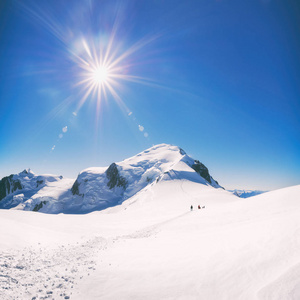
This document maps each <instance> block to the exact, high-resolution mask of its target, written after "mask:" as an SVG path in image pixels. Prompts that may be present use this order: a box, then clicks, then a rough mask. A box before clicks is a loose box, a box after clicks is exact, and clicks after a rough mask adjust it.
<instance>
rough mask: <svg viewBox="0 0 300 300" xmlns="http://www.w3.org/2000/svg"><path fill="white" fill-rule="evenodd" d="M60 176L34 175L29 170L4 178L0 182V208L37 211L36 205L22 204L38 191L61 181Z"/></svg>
mask: <svg viewBox="0 0 300 300" xmlns="http://www.w3.org/2000/svg"><path fill="white" fill-rule="evenodd" d="M62 178H63V177H62V176H56V175H35V174H34V173H33V172H32V171H31V170H30V169H26V170H24V171H22V172H20V173H19V174H13V175H10V176H7V177H4V178H2V179H1V181H0V208H8V209H9V208H17V207H18V208H19V209H24V208H25V207H27V208H28V210H39V209H38V208H39V207H36V204H39V203H40V202H39V201H38V203H36V204H35V203H34V202H33V203H32V205H31V206H29V205H27V206H26V205H25V204H24V203H25V202H26V201H27V200H28V199H30V198H31V197H32V196H34V195H35V194H36V193H37V192H38V191H39V190H41V189H43V188H44V187H46V186H48V185H51V184H52V183H55V182H58V181H61V180H62Z"/></svg>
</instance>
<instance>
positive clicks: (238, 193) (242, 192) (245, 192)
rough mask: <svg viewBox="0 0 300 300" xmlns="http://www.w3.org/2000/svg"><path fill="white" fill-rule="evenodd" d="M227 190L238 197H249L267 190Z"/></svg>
mask: <svg viewBox="0 0 300 300" xmlns="http://www.w3.org/2000/svg"><path fill="white" fill-rule="evenodd" d="M228 191H229V192H231V193H233V194H234V195H236V196H238V197H240V198H249V197H253V196H257V195H260V194H263V193H266V192H267V191H258V190H254V191H253V190H228Z"/></svg>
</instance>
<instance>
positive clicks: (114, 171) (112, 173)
mask: <svg viewBox="0 0 300 300" xmlns="http://www.w3.org/2000/svg"><path fill="white" fill-rule="evenodd" d="M105 173H106V177H107V179H108V180H109V181H108V183H107V186H108V187H109V188H110V189H112V188H114V187H115V186H117V187H123V188H124V189H126V186H127V184H128V182H127V180H126V179H125V178H124V177H122V176H121V175H120V174H119V170H118V168H117V165H116V164H115V163H112V164H111V165H110V166H109V167H108V169H107V170H106V172H105Z"/></svg>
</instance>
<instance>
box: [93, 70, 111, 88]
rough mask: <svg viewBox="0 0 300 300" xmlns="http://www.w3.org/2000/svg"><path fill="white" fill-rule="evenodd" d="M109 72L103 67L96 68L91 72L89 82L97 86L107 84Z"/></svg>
mask: <svg viewBox="0 0 300 300" xmlns="http://www.w3.org/2000/svg"><path fill="white" fill-rule="evenodd" d="M109 75H110V74H109V70H108V68H107V67H105V66H98V67H96V68H95V69H93V70H92V73H91V80H92V81H93V82H94V83H95V84H98V85H101V84H105V83H107V81H108V79H109Z"/></svg>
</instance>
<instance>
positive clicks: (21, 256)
mask: <svg viewBox="0 0 300 300" xmlns="http://www.w3.org/2000/svg"><path fill="white" fill-rule="evenodd" d="M172 169H174V174H169V175H166V174H165V175H163V176H167V177H169V179H170V178H175V177H176V176H175V175H176V171H177V170H176V168H174V167H173V168H172ZM179 169H180V170H179V171H178V172H185V171H184V170H182V169H181V168H179ZM171 173H172V172H171ZM189 175H191V174H190V173H189ZM193 179H194V178H193V176H192V177H191V179H190V180H189V179H186V178H184V179H178V178H175V179H172V180H171V179H170V180H162V181H159V182H158V183H156V181H154V182H152V183H151V184H149V185H147V186H146V187H145V188H144V189H142V190H140V191H139V192H138V193H136V194H135V195H134V196H133V197H130V198H129V199H127V200H125V201H124V202H123V203H122V204H121V205H118V206H115V207H112V208H108V209H106V210H103V211H97V212H93V213H90V214H85V215H66V214H57V215H51V214H41V213H36V212H29V211H19V210H0V239H1V255H0V281H1V284H0V295H1V297H0V298H1V299H114V300H115V299H205V300H207V299H218V300H219V299H249V300H250V299H251V300H252V299H272V300H273V299H275V300H276V299H278V300H282V299H300V277H299V275H300V218H299V214H300V202H299V195H300V185H299V186H294V187H290V188H285V189H281V190H277V191H272V192H268V193H265V194H262V195H259V196H255V197H252V198H250V199H246V200H245V199H243V200H242V199H239V198H238V197H236V196H234V195H233V194H231V193H229V192H227V191H225V190H223V189H215V188H213V187H212V186H210V185H205V184H202V183H199V182H196V181H194V180H193ZM191 205H193V206H194V210H193V211H191V210H190V206H191ZM198 205H201V207H203V206H205V208H204V209H200V210H198V209H197V206H198ZM35 297H36V298H35Z"/></svg>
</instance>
